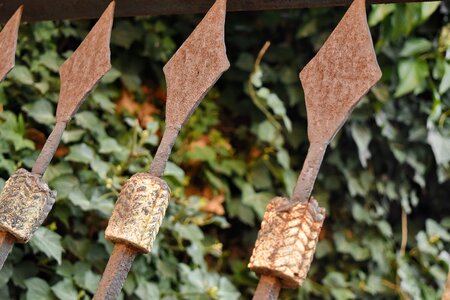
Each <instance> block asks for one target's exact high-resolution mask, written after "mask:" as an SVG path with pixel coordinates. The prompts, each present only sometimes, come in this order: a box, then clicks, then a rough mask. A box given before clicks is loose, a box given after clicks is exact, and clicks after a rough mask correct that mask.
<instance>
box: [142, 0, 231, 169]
mask: <svg viewBox="0 0 450 300" xmlns="http://www.w3.org/2000/svg"><path fill="white" fill-rule="evenodd" d="M226 4H227V1H226V0H217V1H216V2H215V3H214V5H213V6H212V7H211V9H210V10H209V11H208V13H207V14H206V16H205V17H204V18H203V20H202V21H201V22H200V24H198V25H197V27H196V28H195V30H194V31H193V32H192V34H191V35H190V36H189V37H188V38H187V40H186V41H185V42H184V43H183V45H181V47H180V49H178V51H177V52H176V53H175V54H174V56H173V57H172V58H171V59H170V60H169V62H168V63H167V64H166V65H165V66H164V74H165V76H166V82H167V102H166V130H165V131H164V135H163V138H162V141H161V144H160V145H159V147H158V151H157V152H156V154H155V158H154V160H153V162H152V165H151V167H150V174H152V175H155V176H161V175H162V174H163V173H164V169H165V166H166V162H167V160H168V159H169V156H170V153H171V151H172V147H173V144H174V143H175V140H176V138H177V136H178V133H179V131H180V130H181V127H183V125H184V124H185V123H186V121H187V120H188V119H189V117H190V116H191V115H192V113H193V112H194V110H195V109H196V108H197V106H198V105H199V104H200V102H201V101H202V100H203V98H204V97H205V95H206V93H208V91H209V90H210V89H211V87H212V86H213V85H214V84H215V83H216V81H217V80H218V79H219V78H220V76H221V75H222V74H223V73H224V72H225V71H226V70H228V68H229V67H230V62H229V61H228V58H227V54H226V48H225V15H226Z"/></svg>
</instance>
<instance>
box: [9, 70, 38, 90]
mask: <svg viewBox="0 0 450 300" xmlns="http://www.w3.org/2000/svg"><path fill="white" fill-rule="evenodd" d="M9 76H11V78H13V79H14V80H16V81H18V82H20V83H22V84H24V85H32V84H33V82H34V78H33V74H31V72H30V69H28V68H27V67H26V66H21V65H19V66H15V67H14V68H13V69H12V70H11V72H10V73H9Z"/></svg>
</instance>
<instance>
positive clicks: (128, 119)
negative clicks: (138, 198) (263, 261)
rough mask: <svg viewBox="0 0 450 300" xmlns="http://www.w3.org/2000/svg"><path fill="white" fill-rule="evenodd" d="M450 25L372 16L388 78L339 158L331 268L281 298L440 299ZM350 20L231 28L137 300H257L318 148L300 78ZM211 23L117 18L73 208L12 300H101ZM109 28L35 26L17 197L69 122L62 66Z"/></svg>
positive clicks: (324, 261) (66, 174)
mask: <svg viewBox="0 0 450 300" xmlns="http://www.w3.org/2000/svg"><path fill="white" fill-rule="evenodd" d="M449 9H450V5H449V4H448V3H446V2H430V3H415V4H403V5H393V4H388V5H373V6H371V7H368V20H369V25H370V27H371V31H372V35H373V40H374V45H375V49H376V52H377V55H378V60H379V63H380V66H381V68H382V70H383V78H382V79H381V81H380V82H379V83H378V84H377V85H376V86H375V87H374V88H372V90H371V91H370V92H369V93H368V94H367V96H365V97H364V99H363V100H362V102H361V103H360V104H359V105H358V106H357V108H356V109H355V111H354V113H353V114H352V115H351V117H350V119H349V121H348V122H347V123H346V125H345V126H344V127H343V128H342V130H341V131H340V132H339V134H338V135H337V136H336V137H335V138H334V140H333V142H332V144H331V147H330V148H329V149H328V151H327V154H326V157H325V159H324V163H323V165H322V168H321V171H320V175H319V178H318V181H317V182H316V185H315V188H314V191H313V195H314V196H315V197H316V198H317V199H318V200H319V202H320V203H321V205H322V206H324V207H326V209H327V213H328V217H327V219H326V221H325V225H324V228H323V230H322V233H321V235H320V242H319V245H318V248H317V252H316V256H315V260H314V262H313V265H312V268H311V270H310V272H309V277H308V280H307V281H306V282H305V284H304V285H303V287H302V288H301V289H299V290H295V291H289V290H284V291H283V292H282V294H281V299H338V300H344V299H438V298H439V297H440V295H441V293H442V291H443V288H444V282H445V280H446V278H447V273H448V271H449V265H450V196H449V195H450V184H449V179H450V117H449V116H450V24H449V19H450V12H449ZM344 13H345V8H328V9H302V10H291V11H277V12H242V13H229V14H228V15H227V23H226V44H227V51H228V56H229V59H230V62H231V68H230V70H229V71H228V72H226V73H225V74H224V76H223V77H222V78H221V79H220V80H219V82H218V83H217V85H216V86H215V87H214V88H213V90H212V91H211V92H210V93H209V94H208V95H207V97H206V98H205V100H204V101H203V103H202V104H201V105H200V107H199V108H198V110H197V111H196V112H195V114H194V115H193V117H192V118H191V120H190V121H189V123H188V124H187V126H186V127H185V128H184V129H183V130H182V132H181V135H180V136H179V138H178V140H177V143H176V145H175V148H174V151H173V153H172V156H171V159H170V160H171V162H170V163H169V164H168V167H167V170H166V173H165V177H164V178H165V179H166V180H167V181H168V183H169V185H170V187H171V189H172V200H171V203H170V205H169V209H168V212H167V215H166V218H165V222H164V223H163V226H162V229H161V231H160V234H159V235H158V238H157V241H156V244H155V248H154V249H153V251H152V253H151V254H148V255H141V256H139V257H138V258H137V259H136V261H135V263H134V265H133V268H132V271H131V272H130V275H129V276H128V279H127V281H126V283H125V287H124V289H123V294H122V296H121V297H122V299H159V298H161V299H166V300H170V299H224V300H228V299H249V298H250V297H251V295H252V294H253V292H254V290H255V288H256V285H257V278H256V276H255V275H254V274H253V273H251V272H250V271H249V270H248V269H247V263H248V260H249V257H250V254H251V251H252V248H253V244H254V242H255V239H256V235H257V232H258V230H259V226H260V221H261V218H262V216H263V214H264V211H265V206H266V204H267V203H268V201H269V200H270V199H271V198H272V197H274V196H278V195H282V196H286V195H290V193H291V191H292V189H293V186H294V184H295V181H296V179H297V176H298V173H299V171H300V169H301V166H302V164H303V160H304V158H305V155H306V151H307V148H308V141H307V136H306V129H307V128H306V111H305V104H304V96H303V91H302V88H301V86H300V82H299V79H298V73H299V71H300V70H301V69H302V68H303V67H304V66H305V65H306V63H307V62H308V61H309V60H310V59H312V58H313V56H314V54H315V53H316V52H317V51H318V50H319V49H320V47H321V45H322V44H323V43H324V41H325V40H326V38H327V37H328V36H329V35H330V33H331V31H332V30H333V29H334V27H335V26H336V25H337V23H338V22H339V20H340V18H342V16H343V14H344ZM201 18H202V16H200V15H196V16H190V15H189V16H186V15H184V16H162V17H139V18H122V19H116V20H115V24H114V29H113V33H112V40H111V45H112V64H113V69H112V70H111V71H110V72H109V73H108V74H107V75H106V76H105V78H104V79H103V80H102V81H101V82H100V83H99V85H98V86H97V88H96V89H95V90H94V91H93V93H92V94H91V95H90V96H89V98H88V100H87V101H86V103H85V104H84V105H83V106H82V107H81V109H80V111H79V112H78V113H77V114H76V116H75V118H74V120H73V121H72V122H71V123H70V124H69V126H68V128H67V130H66V132H65V133H64V136H63V142H62V143H61V146H60V147H59V149H58V151H57V153H56V156H55V158H54V159H53V161H52V164H51V166H50V167H49V169H48V171H47V172H46V173H45V177H44V178H45V180H47V181H48V182H49V184H50V186H51V188H53V189H55V190H56V191H57V192H58V198H57V203H56V204H55V206H54V209H53V211H52V212H51V214H50V215H49V217H48V218H47V220H46V221H45V223H44V226H43V227H41V228H40V229H39V230H38V231H37V233H36V234H35V236H34V237H33V239H32V240H31V242H30V243H29V244H27V245H18V246H16V247H14V250H13V252H12V254H11V255H10V257H9V258H8V260H7V262H6V264H5V267H4V268H3V270H2V271H1V272H0V298H1V299H25V300H35V299H39V300H41V299H64V300H66V299H69V300H72V299H73V300H75V299H90V298H91V297H92V295H93V292H94V291H95V289H96V287H97V284H98V281H99V279H100V274H101V273H102V271H103V269H104V267H105V265H106V262H107V259H108V257H109V253H110V252H111V250H112V244H111V243H110V242H107V241H105V239H104V229H105V227H106V225H107V220H108V218H109V216H110V214H111V211H112V208H113V205H114V202H115V201H116V199H117V195H118V193H119V191H120V188H121V186H122V184H123V183H124V181H125V180H126V179H127V178H129V177H130V176H131V175H132V174H134V173H136V172H139V171H145V170H147V169H148V168H149V166H150V163H151V161H152V157H153V155H154V153H155V151H156V147H157V145H158V143H159V141H160V138H161V133H162V131H163V129H164V108H165V80H164V75H163V73H162V67H163V65H164V64H165V63H166V62H167V61H168V59H169V58H170V57H171V55H172V54H173V53H174V52H175V51H176V49H177V47H179V46H180V45H181V44H182V42H183V41H184V40H185V39H186V38H187V37H188V35H189V34H190V32H191V31H192V30H193V29H194V28H195V26H196V24H197V23H198V22H199V21H200V20H201ZM94 22H95V21H73V22H72V21H71V22H69V21H62V22H39V23H30V24H23V25H22V26H21V27H20V37H19V41H18V50H17V62H16V67H15V68H14V69H13V71H12V72H11V73H10V74H9V75H8V76H7V78H6V80H5V81H4V82H3V83H2V84H1V85H0V189H2V188H3V185H4V183H5V181H6V180H7V179H8V177H9V176H10V175H11V174H12V173H13V172H14V171H15V170H16V169H18V168H20V167H25V168H27V169H31V167H32V165H33V163H34V161H35V159H36V157H37V155H38V153H39V150H40V149H41V148H42V146H43V144H44V142H45V139H46V137H47V136H48V135H49V134H50V132H51V129H52V127H53V126H54V124H55V116H54V113H55V108H56V102H57V99H58V91H59V75H58V69H59V66H60V65H61V64H62V62H63V61H64V60H65V59H66V58H67V57H68V56H69V55H70V54H71V53H72V51H74V50H75V49H76V47H77V46H78V45H79V44H80V42H81V41H82V39H83V38H84V36H85V35H86V34H87V33H88V31H89V30H90V28H91V27H92V25H93V24H94ZM268 42H269V43H270V45H269V44H268ZM264 45H266V48H265V50H267V51H261V49H262V48H263V47H264ZM267 47H268V48H267ZM324 113H326V112H324Z"/></svg>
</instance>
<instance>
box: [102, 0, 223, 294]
mask: <svg viewBox="0 0 450 300" xmlns="http://www.w3.org/2000/svg"><path fill="white" fill-rule="evenodd" d="M225 14H226V0H217V1H216V2H215V4H214V5H213V7H212V8H211V9H210V10H209V12H208V13H207V14H206V16H205V17H204V18H203V20H202V21H201V22H200V24H199V25H198V26H197V27H196V29H195V30H194V31H193V33H192V34H191V35H190V36H189V38H188V39H187V40H186V41H185V42H184V43H183V45H182V46H181V47H180V49H179V50H178V51H177V52H176V53H175V54H174V56H173V57H172V58H171V59H170V61H169V62H168V63H167V64H166V66H165V67H164V73H165V75H166V81H167V104H166V130H165V132H164V134H163V137H162V140H161V143H160V145H159V147H158V150H157V152H156V154H155V157H154V159H153V162H152V165H151V167H150V170H149V173H150V174H142V173H141V174H136V175H134V176H133V177H132V178H130V180H129V181H128V182H127V183H126V185H125V186H124V187H123V188H122V191H121V193H120V196H119V200H118V201H117V203H116V206H115V208H114V211H113V214H112V216H111V219H110V221H109V224H108V227H107V229H106V233H105V235H106V239H108V240H110V241H113V242H115V243H116V245H115V247H114V250H113V252H112V254H111V257H110V258H109V261H108V264H107V266H106V269H105V271H104V273H103V276H102V279H101V281H100V284H99V287H98V289H97V291H96V293H95V295H94V299H95V300H100V299H102V300H103V299H108V300H109V299H116V298H117V297H118V296H119V293H120V290H121V289H122V286H123V283H124V281H125V279H126V277H127V273H128V271H129V270H130V268H131V265H132V263H133V260H134V258H135V256H136V255H137V254H138V253H139V252H149V251H151V248H152V246H153V240H154V238H155V236H156V234H157V233H158V231H159V226H160V224H161V221H162V219H163V217H164V214H165V211H166V207H167V204H168V201H169V198H170V190H168V186H167V184H165V183H164V181H163V180H161V179H159V178H158V177H161V176H162V174H163V173H164V169H165V166H166V163H167V160H168V158H169V156H170V153H171V151H172V147H173V144H174V143H175V140H176V138H177V136H178V133H179V131H180V130H181V128H182V127H183V125H184V124H185V123H186V121H187V120H188V119H189V117H190V116H191V115H192V113H193V112H194V110H195V108H196V107H197V106H198V105H199V103H200V102H201V101H202V100H203V98H204V96H205V95H206V93H207V92H208V91H209V89H210V88H211V87H212V86H213V85H214V83H215V82H216V81H217V80H218V79H219V78H220V76H221V75H222V73H223V72H225V71H226V70H227V69H228V68H229V66H230V63H229V62H228V59H227V56H226V49H225V41H224V37H225V35H224V34H225V32H224V30H225ZM150 182H151V183H152V184H150V185H149V183H150Z"/></svg>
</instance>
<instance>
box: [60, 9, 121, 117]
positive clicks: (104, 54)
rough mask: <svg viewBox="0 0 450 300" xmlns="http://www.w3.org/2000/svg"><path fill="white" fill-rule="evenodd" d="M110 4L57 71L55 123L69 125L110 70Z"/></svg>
mask: <svg viewBox="0 0 450 300" xmlns="http://www.w3.org/2000/svg"><path fill="white" fill-rule="evenodd" d="M114 5H115V2H114V1H113V2H111V3H110V4H109V6H108V8H107V9H106V10H105V12H104V13H103V15H102V16H101V18H100V19H99V20H98V22H97V23H96V24H95V26H94V27H93V28H92V30H91V31H90V32H89V34H88V35H87V36H86V38H85V39H84V41H83V42H82V43H81V45H80V46H79V47H78V49H77V50H76V51H75V52H74V53H73V54H72V55H71V56H70V57H69V59H67V60H66V61H65V62H64V63H63V65H62V66H61V68H60V74H61V91H60V93H59V100H58V108H57V110H56V121H57V122H68V121H70V119H71V118H72V117H73V115H74V114H75V113H76V112H77V110H78V108H79V107H80V105H81V104H82V103H83V101H84V100H85V99H86V96H87V95H88V93H89V92H90V91H91V90H92V88H93V87H94V86H95V84H96V83H97V82H98V81H99V80H100V79H101V78H102V77H103V75H105V74H106V72H108V71H109V69H111V59H110V56H111V54H110V50H109V42H110V39H111V30H112V24H113V19H114Z"/></svg>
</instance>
